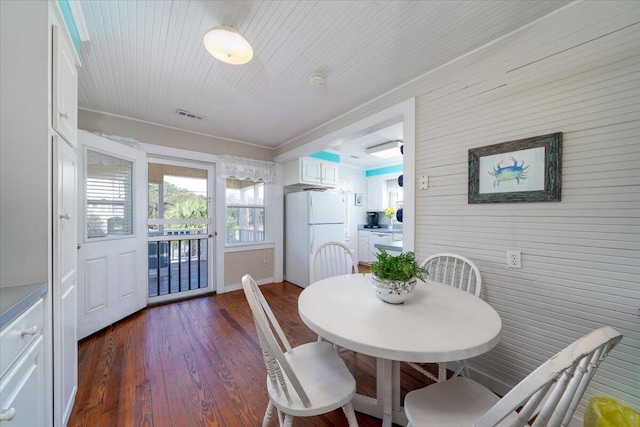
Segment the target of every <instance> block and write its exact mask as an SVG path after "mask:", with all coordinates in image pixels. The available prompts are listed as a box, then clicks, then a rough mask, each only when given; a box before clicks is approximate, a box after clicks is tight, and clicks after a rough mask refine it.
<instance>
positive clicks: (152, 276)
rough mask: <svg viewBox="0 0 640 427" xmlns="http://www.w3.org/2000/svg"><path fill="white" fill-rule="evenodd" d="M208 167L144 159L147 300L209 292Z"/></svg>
mask: <svg viewBox="0 0 640 427" xmlns="http://www.w3.org/2000/svg"><path fill="white" fill-rule="evenodd" d="M211 178H212V166H207V165H199V164H195V163H187V162H182V161H173V160H165V159H150V160H149V171H148V181H149V186H148V189H149V194H148V206H147V209H148V220H147V224H148V252H149V267H148V281H149V299H153V300H154V301H160V300H168V299H173V298H174V297H175V298H178V297H180V298H182V297H185V296H189V295H191V294H198V293H203V292H208V291H211V290H213V289H215V288H214V287H213V283H212V281H213V274H212V270H213V244H212V242H211V239H212V235H213V232H212V231H211V230H210V228H211V226H212V224H213V220H212V213H213V207H212V205H211V201H212V200H213V197H212V195H211V194H210V192H211V187H212V185H211Z"/></svg>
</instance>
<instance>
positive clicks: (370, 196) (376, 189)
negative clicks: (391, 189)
mask: <svg viewBox="0 0 640 427" xmlns="http://www.w3.org/2000/svg"><path fill="white" fill-rule="evenodd" d="M386 193H387V189H386V181H385V180H384V179H383V178H382V177H381V176H372V177H370V178H367V210H369V211H378V212H379V211H382V210H383V209H384V208H386V207H388V206H387V205H388V203H389V197H388V196H387V195H386Z"/></svg>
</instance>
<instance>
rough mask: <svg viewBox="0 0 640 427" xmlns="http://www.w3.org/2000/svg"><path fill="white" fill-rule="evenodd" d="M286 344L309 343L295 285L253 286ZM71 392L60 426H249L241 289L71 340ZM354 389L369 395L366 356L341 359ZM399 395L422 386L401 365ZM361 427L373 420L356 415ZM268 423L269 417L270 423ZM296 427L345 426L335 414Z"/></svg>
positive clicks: (371, 383) (254, 368)
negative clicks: (74, 354)
mask: <svg viewBox="0 0 640 427" xmlns="http://www.w3.org/2000/svg"><path fill="white" fill-rule="evenodd" d="M261 289H262V291H263V293H264V295H265V298H266V299H267V301H268V302H269V305H270V306H271V308H272V310H273V312H274V313H275V315H276V317H277V318H278V320H279V322H280V323H281V325H282V328H283V330H284V331H285V333H286V334H287V337H288V338H289V340H290V342H291V344H292V345H293V346H297V345H300V344H303V343H306V342H309V341H315V340H316V338H317V336H316V335H315V334H314V333H313V332H312V331H311V330H309V329H308V328H307V327H306V326H305V325H304V323H303V322H302V321H301V319H300V316H299V315H298V297H299V295H300V292H301V291H302V289H301V288H299V287H297V286H294V285H292V284H290V283H287V282H282V283H273V284H269V285H264V286H261ZM78 351H79V353H78V363H79V365H78V366H79V389H78V393H77V396H76V401H75V406H74V408H73V412H72V415H71V418H70V421H69V424H68V425H69V426H78V427H79V426H87V427H89V426H90V427H95V426H126V427H128V426H136V427H137V426H149V427H164V426H176V427H178V426H179V427H183V426H188V427H191V426H228V427H236V426H256V425H261V423H262V417H263V416H264V411H265V409H266V406H267V402H268V397H267V392H266V369H265V367H264V362H263V360H262V353H261V349H260V346H259V343H258V339H257V335H256V331H255V325H254V323H253V317H252V315H251V311H250V309H249V306H248V304H247V301H246V299H245V297H244V293H243V292H242V291H235V292H228V293H225V294H221V295H213V296H206V297H202V298H197V299H191V300H186V301H181V302H176V303H172V304H166V305H160V306H155V307H150V308H147V309H145V310H142V311H140V312H138V313H136V314H134V315H132V316H130V317H128V318H126V319H123V320H121V321H120V322H118V323H116V324H114V325H112V326H109V327H107V328H105V329H104V330H102V331H100V332H98V333H96V334H94V335H92V336H90V337H88V338H85V339H84V340H82V341H81V342H80V343H79V350H78ZM341 356H342V358H343V359H344V360H345V363H346V364H347V366H348V368H349V370H350V371H351V372H352V373H353V375H354V377H355V378H356V382H357V384H358V392H359V393H362V394H365V395H369V396H373V395H375V384H376V380H375V372H376V361H375V358H373V357H370V356H366V355H362V354H357V353H353V352H350V351H347V352H345V353H343V354H342V355H341ZM401 375H402V376H401V386H402V396H403V397H404V395H405V394H406V393H407V392H408V391H409V390H413V389H416V388H420V387H424V386H425V385H426V384H427V383H428V380H427V379H426V378H424V377H422V376H421V375H420V374H418V373H417V372H416V371H414V370H413V369H410V368H408V367H407V366H406V365H404V364H403V365H402V373H401ZM357 418H358V422H359V424H360V426H361V427H371V426H379V425H380V420H378V419H376V418H373V417H369V416H366V415H363V414H359V413H358V414H357ZM276 424H277V422H276V421H275V420H272V423H271V425H273V426H275V425H276ZM294 425H295V426H296V427H303V426H317V427H329V426H346V425H347V420H346V418H345V416H344V414H343V413H342V411H341V410H336V411H333V412H331V413H329V414H324V415H321V416H316V417H308V418H296V419H295V421H294Z"/></svg>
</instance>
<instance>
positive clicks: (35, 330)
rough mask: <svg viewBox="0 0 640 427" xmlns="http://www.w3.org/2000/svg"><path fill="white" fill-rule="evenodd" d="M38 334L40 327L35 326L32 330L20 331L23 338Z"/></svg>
mask: <svg viewBox="0 0 640 427" xmlns="http://www.w3.org/2000/svg"><path fill="white" fill-rule="evenodd" d="M36 332H38V327H37V326H35V325H34V326H32V327H30V328H27V329H23V330H22V331H20V335H21V336H25V335H35V334H36Z"/></svg>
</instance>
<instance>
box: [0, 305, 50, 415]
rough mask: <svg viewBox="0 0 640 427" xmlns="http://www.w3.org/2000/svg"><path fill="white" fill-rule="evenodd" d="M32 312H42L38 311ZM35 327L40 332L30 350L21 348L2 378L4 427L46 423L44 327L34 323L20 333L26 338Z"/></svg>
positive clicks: (0, 407)
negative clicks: (42, 332) (37, 327)
mask: <svg viewBox="0 0 640 427" xmlns="http://www.w3.org/2000/svg"><path fill="white" fill-rule="evenodd" d="M38 304H39V306H40V307H41V306H42V300H40V301H39V302H38V303H37V304H36V307H37V306H38ZM30 312H31V313H33V312H38V310H31V311H30ZM39 313H42V312H41V311H40V312H39ZM39 320H40V322H41V321H42V320H41V319H39ZM36 322H37V320H36ZM40 324H41V323H40ZM9 328H11V326H9ZM34 330H35V331H36V332H35V334H34V335H35V337H34V339H33V341H31V342H30V343H29V344H28V346H27V347H26V349H21V350H23V351H22V352H21V354H20V355H19V356H18V359H17V360H16V361H15V363H13V364H12V365H11V367H10V368H9V369H8V370H7V371H6V373H5V374H4V375H3V376H2V378H1V379H0V422H1V423H2V425H3V426H4V425H6V426H7V427H9V426H11V427H39V426H44V425H45V420H44V419H45V403H44V355H43V348H44V346H43V337H42V334H41V329H36V325H33V326H31V327H30V328H26V329H24V330H22V332H20V335H21V336H23V337H24V336H31V332H32V331H34ZM3 332H4V331H3ZM11 335H13V333H12V331H10V332H9V334H5V335H3V337H2V344H3V345H4V344H6V343H7V338H9V339H10V338H11Z"/></svg>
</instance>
